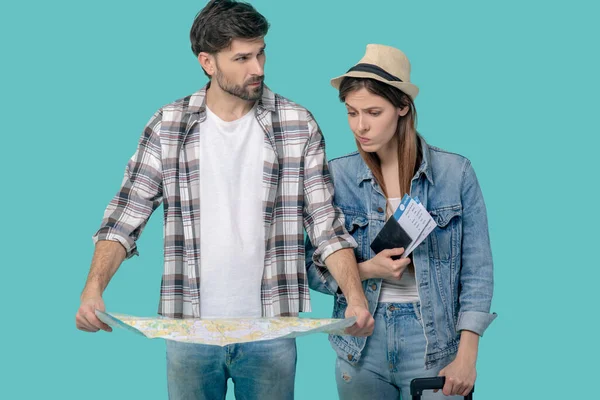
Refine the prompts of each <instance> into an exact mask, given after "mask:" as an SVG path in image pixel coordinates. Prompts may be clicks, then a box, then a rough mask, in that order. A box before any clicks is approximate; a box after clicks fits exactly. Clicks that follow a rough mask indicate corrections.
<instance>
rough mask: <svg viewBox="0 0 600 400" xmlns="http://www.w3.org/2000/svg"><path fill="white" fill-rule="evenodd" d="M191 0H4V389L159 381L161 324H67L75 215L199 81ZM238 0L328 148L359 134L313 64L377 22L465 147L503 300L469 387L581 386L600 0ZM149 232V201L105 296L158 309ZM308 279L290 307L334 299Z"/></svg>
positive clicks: (318, 340)
mask: <svg viewBox="0 0 600 400" xmlns="http://www.w3.org/2000/svg"><path fill="white" fill-rule="evenodd" d="M204 4H205V2H204V1H174V2H169V3H167V2H164V1H150V0H149V1H143V2H142V1H127V2H126V1H116V0H106V1H103V2H83V1H66V0H63V1H21V2H15V1H13V2H2V5H0V41H1V50H0V60H1V62H0V66H1V67H0V83H1V84H0V99H1V107H0V113H1V114H0V115H1V139H0V149H1V157H0V160H1V161H0V162H1V163H2V164H1V168H2V185H1V189H0V190H1V194H2V195H1V196H0V201H1V208H0V210H1V212H2V217H1V221H2V222H1V230H0V232H1V233H0V234H1V235H2V240H1V241H0V246H1V248H2V257H1V259H0V260H1V261H0V265H1V269H0V306H1V309H2V315H1V316H0V321H1V322H0V326H1V329H0V335H1V338H2V350H1V352H0V382H1V384H0V398H2V399H42V398H48V399H54V398H57V399H90V400H92V399H106V398H116V399H165V398H166V396H167V391H166V390H167V389H166V377H165V353H164V347H165V345H164V341H163V340H161V339H155V340H148V339H144V338H142V337H139V336H136V335H133V334H131V333H128V332H126V331H123V330H119V331H115V332H113V333H112V334H106V333H97V334H87V333H83V332H79V331H77V330H76V329H75V320H74V317H75V312H76V310H77V308H78V301H79V294H80V291H81V289H82V287H83V284H84V281H85V278H86V275H87V272H88V269H89V264H90V260H91V256H92V252H93V244H92V240H91V236H92V234H93V233H94V232H95V230H96V229H97V228H98V226H99V223H100V220H101V217H102V213H103V210H104V208H105V206H106V205H107V203H108V201H109V200H110V199H111V197H112V196H113V195H114V194H115V192H116V191H117V189H118V188H119V184H120V182H121V178H122V174H123V171H124V167H125V164H126V162H127V160H128V159H129V157H130V156H131V155H132V154H133V152H134V151H135V147H136V144H137V140H138V138H139V135H140V133H141V131H142V128H143V127H144V124H145V123H146V122H147V121H148V119H149V118H150V117H151V116H152V114H153V113H154V111H155V110H156V109H158V108H159V107H161V106H162V105H164V104H166V103H169V102H171V101H173V100H175V99H178V98H180V97H183V96H185V95H187V94H190V93H192V92H194V91H196V90H197V89H199V88H200V87H202V86H203V85H204V84H205V82H206V79H205V77H204V74H203V73H202V71H201V69H200V66H199V65H198V63H197V61H196V59H195V58H194V56H193V54H192V52H191V50H190V45H189V39H188V32H189V28H190V26H191V24H192V21H193V19H194V16H195V15H196V13H197V11H198V10H199V9H200V8H202V7H203V6H204ZM253 4H254V5H255V6H256V7H257V9H258V10H259V11H261V12H262V13H263V14H264V15H265V16H266V17H267V18H268V19H269V21H270V23H271V30H270V32H269V34H268V36H267V38H266V41H267V44H268V48H267V64H266V81H267V83H268V85H269V86H270V87H271V88H272V89H273V90H275V91H276V92H279V93H281V94H282V95H284V96H286V97H289V98H291V99H293V100H294V101H296V102H298V103H300V104H302V105H303V106H305V107H307V108H308V109H310V110H311V111H312V112H313V113H314V115H315V117H316V118H317V121H318V122H319V124H320V126H321V128H322V130H323V132H324V135H325V138H326V141H327V155H328V157H329V158H332V157H336V156H340V155H343V154H346V153H348V152H351V151H354V150H355V143H354V140H353V139H352V136H351V133H350V131H349V128H348V126H347V121H346V114H345V110H344V107H343V105H342V104H341V103H339V101H338V100H337V93H336V91H335V90H334V89H333V88H331V87H330V86H329V79H330V78H332V77H334V76H337V75H339V74H341V73H343V72H344V71H346V69H348V68H349V67H350V66H351V65H353V64H354V63H356V62H357V61H358V60H359V59H360V58H361V57H362V55H363V53H364V50H365V46H366V44H367V43H382V44H387V45H391V46H396V47H398V48H400V49H402V50H403V51H404V52H405V53H406V54H407V55H408V57H409V58H410V60H411V62H412V67H413V74H412V80H413V81H414V82H415V83H416V84H417V85H419V86H420V88H421V92H420V94H419V97H418V98H417V101H416V106H417V110H418V115H419V119H418V129H419V131H420V132H421V134H422V135H423V136H424V137H425V138H426V139H427V140H428V141H429V142H430V143H431V144H434V145H436V146H439V147H442V148H444V149H446V150H449V151H453V152H457V153H460V154H462V155H464V156H467V157H468V158H470V159H471V161H472V163H473V165H474V167H475V170H476V172H477V174H478V176H479V179H480V182H481V186H482V188H483V192H484V195H485V199H486V202H487V206H488V212H489V225H490V232H491V239H492V245H493V255H494V261H495V282H496V286H495V295H494V301H493V307H492V310H493V311H495V312H497V313H498V315H499V316H498V318H497V319H496V321H495V322H494V323H493V324H492V325H491V326H490V328H489V330H488V331H487V333H486V335H485V336H484V337H483V339H482V341H481V346H480V356H479V361H478V365H477V368H478V374H479V376H478V379H477V384H476V396H475V397H476V398H478V399H485V400H499V399H561V398H567V397H568V398H585V399H591V398H597V397H596V396H597V394H596V395H594V394H593V393H597V388H596V387H595V386H594V385H593V383H594V382H597V379H598V367H597V366H598V358H597V357H598V356H599V351H598V346H597V344H596V342H595V340H598V324H597V315H598V305H599V303H600V302H599V301H598V291H599V289H598V287H599V285H598V281H599V279H600V273H599V270H600V262H599V261H598V254H597V253H596V250H598V248H599V245H598V239H600V237H599V234H598V225H599V223H600V218H599V217H598V184H599V179H598V172H599V171H600V168H599V166H598V165H599V164H598V158H597V157H598V154H597V153H598V146H599V145H600V141H599V139H598V136H599V134H600V132H599V128H598V120H597V116H598V110H597V109H598V106H599V105H600V101H599V100H598V98H599V91H600V79H599V77H598V71H600V60H599V56H598V54H599V52H598V39H599V38H600V28H599V24H598V21H597V16H598V13H599V7H598V5H597V2H593V1H587V2H586V1H577V0H574V1H571V2H558V1H514V0H507V1H489V2H481V1H453V2H446V1H428V2H425V1H404V0H402V1H400V0H397V1H371V2H367V1H333V0H327V1H325V0H320V1H314V0H307V1H294V2H292V1H287V0H283V1H267V0H261V1H254V2H253ZM161 246H162V220H161V212H160V211H158V212H157V213H155V215H154V217H153V218H152V219H151V221H150V223H149V225H148V227H147V229H146V231H145V232H144V235H143V236H142V238H141V239H140V241H139V248H140V252H141V256H140V257H137V258H134V259H132V260H129V261H127V262H126V263H125V264H124V265H123V266H122V267H121V269H120V270H119V271H118V273H117V274H116V276H115V277H114V279H113V281H112V282H111V284H110V286H109V287H108V290H107V291H106V293H105V302H106V304H107V309H108V311H112V312H119V313H126V314H133V315H139V316H152V315H155V313H156V310H157V304H158V296H159V286H160V278H161V270H162V249H161ZM312 301H313V308H314V311H313V312H312V313H310V314H306V315H305V316H309V317H329V316H330V311H331V307H332V299H331V298H329V297H326V296H324V295H320V294H317V293H314V292H313V293H312ZM298 350H299V352H298V354H299V359H298V373H297V379H296V398H297V399H300V400H304V399H310V400H313V399H335V398H337V394H336V390H335V382H334V372H333V371H334V353H333V350H332V349H331V348H330V347H329V344H328V341H327V337H326V336H325V335H323V334H319V335H312V336H309V337H305V338H301V339H299V340H298ZM228 398H233V396H232V395H231V393H230V397H228ZM373 398H376V395H375V394H374V397H373Z"/></svg>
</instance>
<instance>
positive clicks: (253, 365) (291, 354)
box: [166, 339, 296, 400]
mask: <svg viewBox="0 0 600 400" xmlns="http://www.w3.org/2000/svg"><path fill="white" fill-rule="evenodd" d="M166 342H167V384H168V390H169V399H170V400H224V399H225V395H226V393H227V380H228V379H229V378H231V379H232V381H233V384H234V391H235V398H236V399H237V400H254V399H256V400H258V399H260V400H270V399H272V400H288V399H289V400H291V399H293V398H294V378H295V375H296V341H295V339H276V340H263V341H258V342H249V343H240V344H232V345H228V346H224V347H221V346H209V345H203V344H192V343H182V342H175V341H172V340H167V341H166Z"/></svg>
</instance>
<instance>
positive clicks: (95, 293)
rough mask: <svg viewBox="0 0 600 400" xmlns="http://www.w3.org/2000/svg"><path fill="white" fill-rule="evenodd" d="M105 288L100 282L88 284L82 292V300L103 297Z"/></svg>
mask: <svg viewBox="0 0 600 400" xmlns="http://www.w3.org/2000/svg"><path fill="white" fill-rule="evenodd" d="M103 291H104V290H103V289H102V287H101V286H100V285H98V284H87V285H86V286H85V288H83V291H82V292H81V296H80V300H84V299H89V298H97V297H102V292H103Z"/></svg>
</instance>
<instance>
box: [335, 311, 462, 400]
mask: <svg viewBox="0 0 600 400" xmlns="http://www.w3.org/2000/svg"><path fill="white" fill-rule="evenodd" d="M415 307H418V303H379V304H378V305H377V309H376V310H375V314H374V316H373V317H374V318H375V330H374V331H373V335H372V336H370V337H369V338H368V339H367V343H366V345H365V348H364V349H363V351H362V356H361V359H360V361H359V362H358V364H357V365H356V366H352V365H351V364H350V363H348V362H347V361H346V360H344V359H342V358H340V357H338V358H337V360H336V366H335V374H336V382H337V388H338V393H339V396H340V399H342V400H354V399H356V400H359V399H361V400H362V399H386V400H388V399H400V398H401V399H403V400H410V399H412V397H411V396H410V381H412V380H413V379H414V378H426V377H431V376H437V375H438V373H439V372H440V370H441V369H442V368H443V366H440V367H439V368H433V369H429V370H426V369H425V345H426V342H425V333H424V331H423V325H422V322H421V318H420V316H419V315H418V311H415ZM462 398H463V397H461V396H449V397H446V396H444V395H443V394H442V391H441V390H440V391H439V392H437V393H435V394H434V393H433V391H426V392H423V397H422V399H423V400H425V399H427V400H433V399H462Z"/></svg>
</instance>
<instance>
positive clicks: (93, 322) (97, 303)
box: [75, 296, 112, 332]
mask: <svg viewBox="0 0 600 400" xmlns="http://www.w3.org/2000/svg"><path fill="white" fill-rule="evenodd" d="M96 310H100V311H104V310H105V308H104V301H103V300H102V296H81V305H80V306H79V310H77V315H75V325H76V326H77V329H79V330H82V331H85V332H98V331H99V330H100V329H102V330H103V331H106V332H112V328H111V327H110V326H108V325H106V324H105V323H104V322H102V321H100V320H99V319H98V317H96V313H95V311H96Z"/></svg>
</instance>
